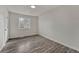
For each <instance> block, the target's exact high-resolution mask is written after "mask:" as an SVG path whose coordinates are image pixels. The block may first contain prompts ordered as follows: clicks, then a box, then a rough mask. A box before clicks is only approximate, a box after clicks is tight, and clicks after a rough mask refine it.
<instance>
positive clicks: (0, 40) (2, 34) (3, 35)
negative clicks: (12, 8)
mask: <svg viewBox="0 0 79 59" xmlns="http://www.w3.org/2000/svg"><path fill="white" fill-rule="evenodd" d="M0 22H1V23H0V50H2V48H3V47H4V46H5V44H6V42H7V40H8V39H7V38H8V35H7V32H8V29H7V26H8V12H7V9H5V8H4V7H1V6H0ZM5 29H6V31H5Z"/></svg>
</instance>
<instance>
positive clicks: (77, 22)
mask: <svg viewBox="0 0 79 59" xmlns="http://www.w3.org/2000/svg"><path fill="white" fill-rule="evenodd" d="M39 34H40V35H42V36H45V37H47V38H49V39H51V40H54V41H56V42H59V43H61V44H63V45H66V46H68V47H71V48H74V49H76V50H79V6H61V7H58V8H55V9H53V10H50V11H48V12H47V13H44V14H42V15H40V16H39Z"/></svg>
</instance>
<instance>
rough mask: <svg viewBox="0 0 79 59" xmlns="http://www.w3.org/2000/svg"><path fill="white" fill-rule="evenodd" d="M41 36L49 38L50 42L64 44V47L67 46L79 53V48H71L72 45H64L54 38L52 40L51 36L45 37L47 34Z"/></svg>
mask: <svg viewBox="0 0 79 59" xmlns="http://www.w3.org/2000/svg"><path fill="white" fill-rule="evenodd" d="M39 35H40V36H43V37H45V38H47V39H49V40H52V41H54V42H57V43H59V44H62V45H64V46H66V47H69V48H71V49H74V50H77V51H79V49H78V48H75V47H71V46H70V45H68V44H65V43H63V42H60V41H58V40H56V39H54V38H52V37H50V36H47V35H45V34H39Z"/></svg>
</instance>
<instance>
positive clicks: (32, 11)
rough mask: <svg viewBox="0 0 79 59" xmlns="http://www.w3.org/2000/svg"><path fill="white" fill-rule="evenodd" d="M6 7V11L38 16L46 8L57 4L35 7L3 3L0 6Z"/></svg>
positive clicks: (49, 8) (54, 6) (45, 10)
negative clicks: (3, 4)
mask: <svg viewBox="0 0 79 59" xmlns="http://www.w3.org/2000/svg"><path fill="white" fill-rule="evenodd" d="M0 7H4V8H7V10H8V11H12V12H16V13H22V14H25V15H32V16H39V15H41V14H43V13H45V12H47V11H48V10H51V9H54V8H56V7H58V5H36V8H34V9H32V8H30V5H5V6H0Z"/></svg>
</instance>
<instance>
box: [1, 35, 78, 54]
mask: <svg viewBox="0 0 79 59" xmlns="http://www.w3.org/2000/svg"><path fill="white" fill-rule="evenodd" d="M0 53H78V51H76V50H73V49H71V48H68V47H66V46H64V45H61V44H59V43H56V42H54V41H51V40H49V39H46V38H44V37H42V36H39V35H36V36H31V37H26V38H21V39H10V40H9V41H8V42H7V44H6V46H5V47H4V48H3V50H2V51H1V52H0Z"/></svg>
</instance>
